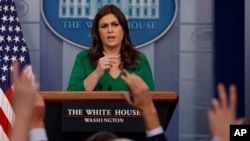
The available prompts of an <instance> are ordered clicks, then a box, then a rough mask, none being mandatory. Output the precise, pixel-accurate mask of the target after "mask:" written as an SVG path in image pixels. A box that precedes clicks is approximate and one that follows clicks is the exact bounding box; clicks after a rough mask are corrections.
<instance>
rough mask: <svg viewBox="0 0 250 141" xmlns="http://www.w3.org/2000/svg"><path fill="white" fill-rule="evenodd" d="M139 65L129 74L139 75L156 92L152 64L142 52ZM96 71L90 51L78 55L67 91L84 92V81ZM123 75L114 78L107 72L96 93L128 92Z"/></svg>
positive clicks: (101, 79) (130, 70)
mask: <svg viewBox="0 0 250 141" xmlns="http://www.w3.org/2000/svg"><path fill="white" fill-rule="evenodd" d="M138 62H139V65H138V66H136V68H135V69H127V71H128V72H130V73H134V74H137V75H138V76H140V77H141V78H142V79H143V80H144V81H145V83H146V84H147V85H148V87H149V89H150V90H151V91H153V90H154V80H153V75H152V71H151V67H150V64H149V62H148V60H147V58H146V56H145V55H144V54H143V53H141V52H140V57H139V60H138ZM94 70H95V68H94V66H93V65H92V64H91V62H90V59H89V51H88V50H83V51H81V52H80V53H78V54H77V56H76V59H75V62H74V66H73V69H72V72H71V76H70V79H69V83H68V87H67V91H84V90H85V88H84V86H83V80H84V79H85V78H86V77H87V76H88V75H89V74H91V73H92V72H93V71H94ZM121 75H122V74H121V73H120V75H119V76H118V77H117V78H113V77H112V76H111V75H110V74H109V72H108V71H105V72H104V74H103V76H102V77H101V78H100V79H99V81H98V83H97V85H96V87H95V89H94V91H108V90H112V91H121V90H123V91H127V90H128V87H127V85H126V83H125V82H124V81H123V80H122V79H121Z"/></svg>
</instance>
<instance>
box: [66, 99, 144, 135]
mask: <svg viewBox="0 0 250 141" xmlns="http://www.w3.org/2000/svg"><path fill="white" fill-rule="evenodd" d="M104 130H105V131H111V132H128V131H129V132H144V131H145V128H144V124H143V120H142V117H141V114H140V112H139V110H137V109H134V108H132V107H131V106H129V105H128V104H127V103H126V102H63V103H62V131H64V132H96V131H104Z"/></svg>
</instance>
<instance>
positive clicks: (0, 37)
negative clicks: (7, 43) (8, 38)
mask: <svg viewBox="0 0 250 141" xmlns="http://www.w3.org/2000/svg"><path fill="white" fill-rule="evenodd" d="M3 41H4V36H2V35H0V43H2V42H3Z"/></svg>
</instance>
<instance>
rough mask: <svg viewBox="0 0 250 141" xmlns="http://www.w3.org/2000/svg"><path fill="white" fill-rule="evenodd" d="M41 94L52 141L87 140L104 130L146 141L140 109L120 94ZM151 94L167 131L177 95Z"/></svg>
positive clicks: (61, 92)
mask: <svg viewBox="0 0 250 141" xmlns="http://www.w3.org/2000/svg"><path fill="white" fill-rule="evenodd" d="M40 94H41V95H42V96H43V98H44V99H45V102H46V115H45V126H46V130H47V134H48V137H49V140H51V141H84V140H85V139H86V138H88V137H89V136H90V135H92V134H93V133H95V132H98V131H103V130H106V131H110V132H115V133H116V134H117V135H118V136H121V137H128V138H132V139H134V140H138V141H139V140H145V129H144V125H143V120H142V119H141V117H140V115H139V114H138V112H137V111H136V110H137V109H134V108H132V107H131V106H129V105H128V104H127V103H126V101H125V99H124V98H123V95H122V94H121V92H116V91H94V92H83V91H81V92H69V91H41V92H40ZM150 94H151V95H152V99H153V101H154V103H155V106H156V108H157V111H158V114H159V118H160V122H161V124H162V126H163V128H164V129H165V130H166V129H167V126H168V124H169V122H170V120H171V116H172V114H173V112H174V109H175V107H176V104H177V102H178V94H177V93H176V92H150ZM93 109H95V110H93ZM93 111H94V112H93ZM89 120H91V122H90V123H89ZM86 121H88V122H86ZM94 122H95V123H94Z"/></svg>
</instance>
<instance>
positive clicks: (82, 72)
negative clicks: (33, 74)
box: [67, 5, 154, 91]
mask: <svg viewBox="0 0 250 141" xmlns="http://www.w3.org/2000/svg"><path fill="white" fill-rule="evenodd" d="M91 35H92V46H91V47H90V48H89V49H87V50H83V51H81V52H79V53H78V54H77V56H76V58H75V62H74V66H73V68H72V72H71V76H70V79H69V83H68V87H67V90H68V91H120V90H124V91H126V90H128V87H127V85H126V84H125V83H124V81H123V80H122V79H121V75H122V70H123V69H126V70H127V71H128V72H130V73H134V74H136V75H138V76H139V77H141V78H142V79H143V80H144V81H145V82H146V84H147V85H148V87H149V89H150V90H151V91H153V90H154V81H153V76H152V71H151V67H150V64H149V62H148V60H147V57H146V56H145V55H144V54H143V53H142V52H139V51H137V50H136V49H135V48H134V46H133V44H132V42H131V38H130V34H129V28H128V23H127V20H126V17H125V16H124V14H123V13H122V12H121V11H120V9H119V8H117V7H116V6H114V5H106V6H104V7H102V8H101V9H100V10H99V11H98V12H97V14H96V16H95V18H94V20H93V23H92V30H91Z"/></svg>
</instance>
